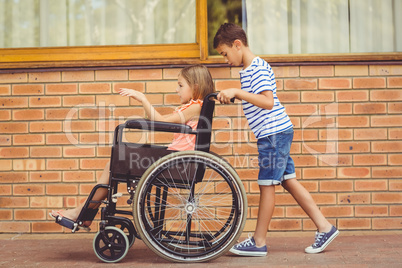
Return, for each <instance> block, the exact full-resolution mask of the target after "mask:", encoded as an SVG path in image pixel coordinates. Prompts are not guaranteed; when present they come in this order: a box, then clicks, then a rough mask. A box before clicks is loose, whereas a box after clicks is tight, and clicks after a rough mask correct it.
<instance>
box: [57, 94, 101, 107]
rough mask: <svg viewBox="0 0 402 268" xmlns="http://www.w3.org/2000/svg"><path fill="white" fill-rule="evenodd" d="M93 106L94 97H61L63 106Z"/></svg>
mask: <svg viewBox="0 0 402 268" xmlns="http://www.w3.org/2000/svg"><path fill="white" fill-rule="evenodd" d="M94 105H95V97H94V96H85V95H84V96H65V97H63V106H64V107H71V106H80V107H87V106H94Z"/></svg>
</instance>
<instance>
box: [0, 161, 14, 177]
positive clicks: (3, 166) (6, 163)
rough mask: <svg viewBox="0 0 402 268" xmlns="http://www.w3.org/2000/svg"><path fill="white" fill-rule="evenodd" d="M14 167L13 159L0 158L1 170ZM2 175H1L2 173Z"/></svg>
mask: <svg viewBox="0 0 402 268" xmlns="http://www.w3.org/2000/svg"><path fill="white" fill-rule="evenodd" d="M12 168H13V160H11V159H6V160H4V159H0V170H1V171H9V170H11V169H12ZM0 176H1V175H0Z"/></svg>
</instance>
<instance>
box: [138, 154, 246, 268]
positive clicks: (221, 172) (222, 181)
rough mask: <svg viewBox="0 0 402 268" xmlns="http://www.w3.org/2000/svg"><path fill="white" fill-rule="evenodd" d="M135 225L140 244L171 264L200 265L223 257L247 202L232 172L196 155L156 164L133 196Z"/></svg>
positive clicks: (214, 158)
mask: <svg viewBox="0 0 402 268" xmlns="http://www.w3.org/2000/svg"><path fill="white" fill-rule="evenodd" d="M133 214H134V222H135V226H136V229H137V231H138V233H139V234H140V236H141V238H142V240H143V241H144V243H145V244H146V245H147V246H148V247H149V248H150V249H151V250H152V251H154V252H155V253H156V254H157V255H159V256H161V257H162V258H164V259H167V260H170V261H176V262H203V261H209V260H212V259H215V258H218V257H219V256H221V255H222V254H224V253H226V252H227V251H228V250H229V249H230V248H231V247H232V246H233V244H234V243H235V242H236V240H237V239H238V238H239V236H240V234H241V231H242V230H243V227H244V224H245V221H246V217H247V199H246V194H245V190H244V187H243V184H242V183H241V181H240V179H239V177H238V175H237V173H236V172H235V170H234V169H233V168H232V167H231V166H230V165H229V164H228V163H227V162H225V161H224V160H223V159H221V158H219V157H217V156H215V155H212V154H209V153H205V152H200V151H185V152H176V153H173V154H170V155H167V156H165V157H163V158H161V159H159V160H158V161H157V162H155V163H154V164H153V165H152V166H151V167H150V168H149V169H148V170H147V171H146V172H145V173H144V174H143V176H142V178H141V180H140V182H139V184H138V186H137V189H136V193H135V196H134V203H133Z"/></svg>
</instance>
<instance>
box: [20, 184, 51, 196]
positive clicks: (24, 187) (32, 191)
mask: <svg viewBox="0 0 402 268" xmlns="http://www.w3.org/2000/svg"><path fill="white" fill-rule="evenodd" d="M44 190H45V187H44V186H43V185H37V184H20V185H13V192H14V195H43V194H44V193H45V191H44Z"/></svg>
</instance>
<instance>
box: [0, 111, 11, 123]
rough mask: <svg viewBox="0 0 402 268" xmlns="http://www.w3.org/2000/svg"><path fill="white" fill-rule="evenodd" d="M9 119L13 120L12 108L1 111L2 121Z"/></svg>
mask: <svg viewBox="0 0 402 268" xmlns="http://www.w3.org/2000/svg"><path fill="white" fill-rule="evenodd" d="M8 120H11V111H10V110H2V111H0V121H8Z"/></svg>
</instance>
